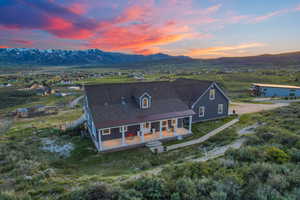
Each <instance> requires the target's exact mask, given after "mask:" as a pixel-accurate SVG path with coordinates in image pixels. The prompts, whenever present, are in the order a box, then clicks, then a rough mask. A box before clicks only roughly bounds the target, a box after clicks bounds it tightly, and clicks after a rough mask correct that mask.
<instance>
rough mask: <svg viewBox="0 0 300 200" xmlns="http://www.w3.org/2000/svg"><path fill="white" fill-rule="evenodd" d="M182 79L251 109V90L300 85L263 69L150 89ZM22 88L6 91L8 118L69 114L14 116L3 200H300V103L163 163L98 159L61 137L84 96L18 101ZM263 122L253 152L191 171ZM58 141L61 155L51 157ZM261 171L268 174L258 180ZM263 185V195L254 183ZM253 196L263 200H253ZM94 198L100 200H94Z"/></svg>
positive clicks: (6, 140)
mask: <svg viewBox="0 0 300 200" xmlns="http://www.w3.org/2000/svg"><path fill="white" fill-rule="evenodd" d="M94 70H96V69H91V71H94ZM96 71H97V70H96ZM104 71H105V70H104ZM197 73H198V72H197ZM179 77H185V78H196V79H207V80H215V81H217V82H219V83H220V84H221V86H222V87H223V88H224V89H225V90H226V91H227V93H228V95H229V96H230V98H231V99H233V100H234V101H249V100H251V99H252V97H250V96H249V95H248V93H247V89H248V88H249V87H250V84H251V83H252V82H269V83H283V84H284V83H285V84H286V83H288V84H299V79H300V73H299V72H292V71H288V70H287V71H273V70H271V71H266V70H261V71H256V72H251V73H250V72H234V73H220V72H217V71H211V72H208V73H206V72H201V73H200V74H197V75H195V74H191V72H190V71H187V72H186V74H182V73H176V74H175V73H166V74H160V73H159V72H156V73H151V74H145V79H146V80H147V81H154V80H162V79H166V78H170V79H175V78H179ZM128 81H134V79H133V78H128V77H127V76H110V77H105V78H89V79H84V80H80V81H78V82H76V83H84V84H96V83H114V82H128ZM18 85H22V82H20V83H18ZM16 89H18V88H14V89H11V88H0V94H1V96H0V116H1V117H2V118H4V116H6V115H7V114H8V113H9V112H11V111H13V110H15V109H16V108H19V107H30V106H34V105H39V104H43V105H58V104H63V105H65V106H64V107H63V108H62V109H61V110H60V111H59V112H58V113H57V114H54V115H47V116H39V117H33V118H24V119H22V118H11V117H8V120H10V121H11V124H10V127H9V129H8V130H7V131H5V132H1V131H0V149H1V151H0V163H1V165H0V174H1V176H0V199H9V200H10V199H51V200H52V199H97V198H98V199H136V200H138V199H172V200H173V199H259V200H260V199H263V194H266V195H268V196H267V197H268V198H266V199H295V200H296V197H298V196H299V194H300V191H299V187H300V179H299V174H300V169H299V161H300V160H299V148H300V146H299V144H300V138H299V137H300V135H299V134H300V132H299V129H300V123H298V122H299V120H300V110H299V107H300V104H293V105H290V106H288V107H283V108H279V109H276V110H274V111H267V112H262V113H256V114H248V115H243V116H242V117H241V119H240V122H239V123H237V124H236V125H234V126H233V127H231V128H229V129H226V130H224V131H223V132H221V133H219V134H218V135H216V136H214V137H212V138H210V139H209V140H208V141H206V142H205V143H203V144H201V145H194V146H190V147H186V148H183V149H178V150H174V151H170V152H166V153H163V154H158V155H155V154H153V153H151V152H150V151H149V150H148V149H147V148H137V149H132V150H127V151H122V152H113V153H97V152H96V151H95V148H94V146H93V144H92V142H91V140H90V139H89V138H86V137H82V136H81V135H80V131H79V130H67V131H62V130H59V127H60V126H61V125H62V124H65V123H68V122H71V121H73V120H76V119H77V118H79V117H80V116H81V114H82V110H81V108H80V107H76V108H69V107H68V106H66V105H67V104H68V103H69V102H70V101H71V100H72V99H74V98H75V97H76V96H67V97H55V96H47V97H39V96H34V95H24V94H20V95H21V96H18V95H15V93H14V94H13V95H12V91H14V92H16V91H17V90H16ZM17 93H18V92H17ZM77 96H78V95H77ZM6 117H7V116H6ZM230 120H232V117H229V118H225V119H221V120H215V121H209V122H203V123H198V124H194V125H193V127H192V129H193V132H194V135H193V136H191V137H190V138H187V139H185V140H190V139H194V138H198V137H200V136H203V135H205V134H206V133H208V132H209V131H211V130H213V129H215V128H217V127H219V126H221V125H222V124H224V123H226V122H228V121H230ZM0 121H1V120H0ZM256 123H262V124H264V125H263V126H261V127H259V128H257V130H256V131H255V134H254V135H251V136H246V138H247V143H246V145H245V146H244V147H243V148H242V149H240V150H229V151H228V152H227V153H226V155H225V157H223V158H219V159H216V160H212V161H209V162H206V163H190V162H186V159H187V158H199V157H201V156H203V155H204V151H203V149H204V148H205V149H206V150H210V149H213V148H215V147H218V146H223V145H227V144H230V143H231V142H233V141H235V140H236V139H238V138H239V136H238V134H237V132H238V131H239V130H240V129H242V128H244V127H246V126H249V125H253V124H256ZM49 141H50V143H51V145H53V146H54V147H55V148H54V150H53V149H52V150H49V148H47V147H48V146H49V143H48V142H49ZM176 142H178V141H174V142H169V143H168V144H174V143H176ZM47 145H48V146H47ZM51 151H52V152H51ZM156 168H163V169H164V170H163V172H162V173H161V174H158V175H153V176H146V177H144V176H143V175H145V174H146V173H147V172H150V171H151V170H155V169H156ZM258 171H259V172H260V171H261V173H256V172H258ZM139 175H141V176H139ZM131 177H138V178H135V179H136V180H135V179H131ZM128 180H130V181H128ZM256 182H259V185H260V186H261V187H260V188H258V187H257V186H256V185H255V184H254V183H256ZM235 194H236V195H235ZM249 194H255V195H256V196H255V198H250V197H249ZM94 195H96V196H97V198H93V197H94ZM272 195H273V196H272Z"/></svg>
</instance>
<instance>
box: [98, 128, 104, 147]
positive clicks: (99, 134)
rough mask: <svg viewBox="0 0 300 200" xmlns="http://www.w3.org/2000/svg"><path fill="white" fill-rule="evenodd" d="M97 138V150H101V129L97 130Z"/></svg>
mask: <svg viewBox="0 0 300 200" xmlns="http://www.w3.org/2000/svg"><path fill="white" fill-rule="evenodd" d="M98 138H99V151H102V150H103V147H102V140H101V129H99V130H98Z"/></svg>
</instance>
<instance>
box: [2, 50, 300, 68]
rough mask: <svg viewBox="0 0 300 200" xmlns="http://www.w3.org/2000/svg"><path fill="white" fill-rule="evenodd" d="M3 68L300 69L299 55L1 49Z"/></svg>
mask: <svg viewBox="0 0 300 200" xmlns="http://www.w3.org/2000/svg"><path fill="white" fill-rule="evenodd" d="M0 65H2V66H19V65H27V66H83V67H87V66H93V67H102V66H106V67H127V68H144V67H146V68H151V67H154V66H162V67H166V66H168V67H182V68H183V67H196V68H197V67H217V68H270V67H286V66H292V67H297V68H298V67H300V52H291V53H282V54H265V55H259V56H249V57H224V58H216V59H192V58H190V57H187V56H170V55H167V54H162V53H159V54H152V55H147V56H144V55H136V54H124V53H115V52H105V51H101V50H99V49H88V50H60V49H47V50H40V49H26V48H3V49H0Z"/></svg>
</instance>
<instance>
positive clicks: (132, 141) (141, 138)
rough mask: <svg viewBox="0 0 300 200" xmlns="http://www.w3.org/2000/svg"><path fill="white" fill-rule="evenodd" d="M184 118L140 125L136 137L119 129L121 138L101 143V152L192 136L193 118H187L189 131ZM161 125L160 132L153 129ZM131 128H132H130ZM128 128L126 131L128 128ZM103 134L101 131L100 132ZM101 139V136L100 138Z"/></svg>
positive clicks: (121, 128)
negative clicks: (184, 123)
mask: <svg viewBox="0 0 300 200" xmlns="http://www.w3.org/2000/svg"><path fill="white" fill-rule="evenodd" d="M183 119H184V118H175V119H174V118H173V119H165V120H160V121H153V122H145V123H140V124H138V125H139V130H137V133H136V134H134V135H129V134H126V133H125V126H121V127H119V128H120V130H121V133H120V137H119V138H114V139H109V140H103V141H101V139H100V141H99V143H100V148H101V150H110V149H116V148H122V147H126V146H130V145H137V144H145V143H147V142H150V141H154V140H163V139H170V138H174V139H175V138H176V137H180V136H181V137H182V136H185V135H188V134H191V133H192V132H191V123H192V117H191V116H189V117H186V119H187V121H188V129H187V128H185V127H184V126H183ZM179 120H182V124H181V125H180V124H179ZM154 123H159V127H157V129H158V130H155V129H154V128H152V124H154ZM128 127H130V126H128ZM128 127H126V129H127V128H128ZM99 132H100V133H101V131H99ZM100 137H101V136H100Z"/></svg>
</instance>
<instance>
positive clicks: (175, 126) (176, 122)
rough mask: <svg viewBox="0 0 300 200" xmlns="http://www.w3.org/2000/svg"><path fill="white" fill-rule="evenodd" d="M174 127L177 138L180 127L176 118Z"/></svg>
mask: <svg viewBox="0 0 300 200" xmlns="http://www.w3.org/2000/svg"><path fill="white" fill-rule="evenodd" d="M173 126H174V136H177V132H176V131H177V127H178V118H175V125H173Z"/></svg>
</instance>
